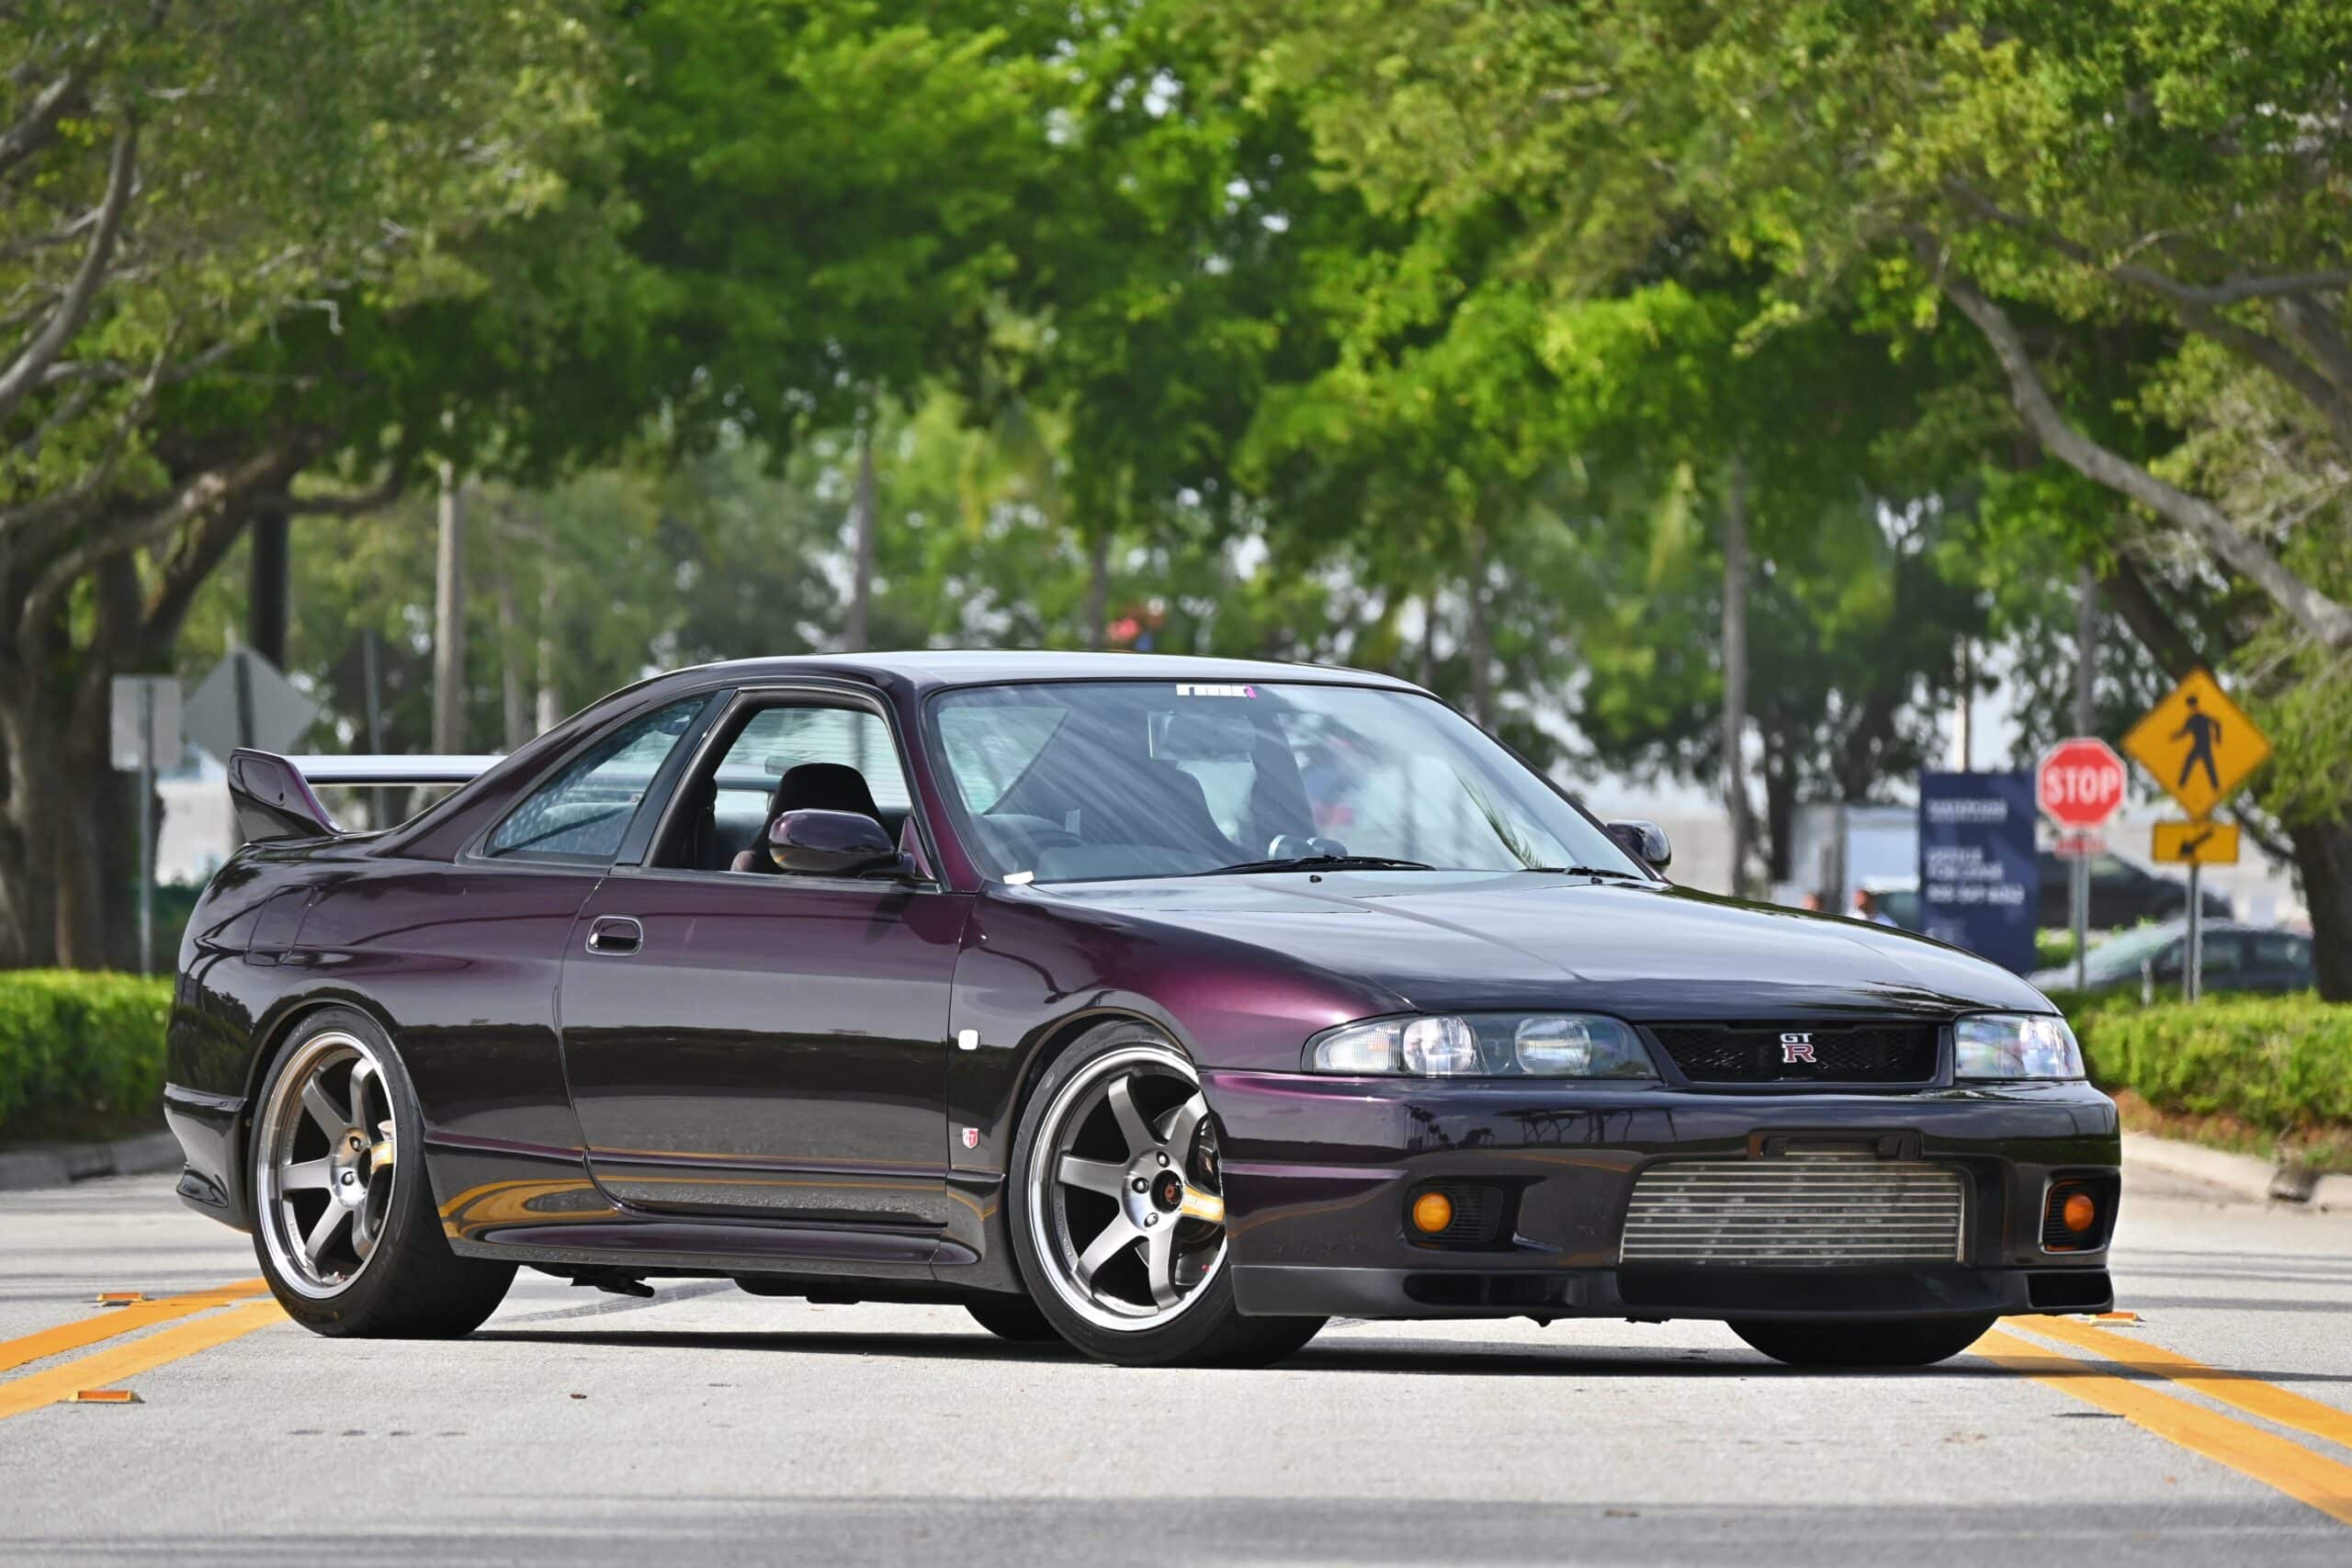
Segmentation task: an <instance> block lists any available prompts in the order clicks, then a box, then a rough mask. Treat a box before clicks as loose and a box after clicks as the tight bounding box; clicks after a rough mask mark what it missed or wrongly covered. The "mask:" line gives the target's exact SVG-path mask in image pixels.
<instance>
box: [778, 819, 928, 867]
mask: <svg viewBox="0 0 2352 1568" xmlns="http://www.w3.org/2000/svg"><path fill="white" fill-rule="evenodd" d="M767 847H768V853H769V854H770V855H771V856H773V857H774V858H775V863H776V865H777V866H778V867H779V868H780V869H782V870H785V871H787V872H792V873H795V874H798V875H802V876H855V875H857V874H860V873H861V872H868V871H880V870H883V869H885V868H886V867H887V868H890V869H893V870H895V869H896V868H897V867H898V866H899V863H900V862H899V846H898V845H896V844H894V843H892V842H891V841H890V835H889V834H888V833H887V832H884V831H883V829H882V824H881V823H879V822H876V820H875V819H874V818H871V817H868V816H866V815H865V813H864V812H860V811H787V812H785V813H784V814H783V815H782V816H780V817H778V818H776V819H775V821H774V822H772V823H770V824H769V825H768V831H767Z"/></svg>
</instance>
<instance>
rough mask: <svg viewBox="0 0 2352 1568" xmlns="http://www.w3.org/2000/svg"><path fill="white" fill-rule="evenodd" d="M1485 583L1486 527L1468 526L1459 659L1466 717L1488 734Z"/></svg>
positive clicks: (1490, 651) (1490, 636)
mask: <svg viewBox="0 0 2352 1568" xmlns="http://www.w3.org/2000/svg"><path fill="white" fill-rule="evenodd" d="M1489 589H1490V584H1488V582H1487V525H1486V524H1485V523H1484V522H1483V521H1481V520H1475V519H1474V520H1473V521H1472V523H1471V525H1470V582H1469V591H1468V592H1466V593H1465V594H1464V596H1463V598H1464V604H1463V606H1462V656H1463V657H1464V659H1467V660H1469V661H1470V716H1471V717H1473V718H1475V719H1476V720H1477V721H1478V728H1481V729H1483V730H1486V731H1487V732H1488V733H1489V734H1491V733H1493V731H1494V728H1495V628H1494V623H1493V620H1492V612H1493V605H1492V604H1489V603H1488V601H1489V599H1490V597H1491V593H1490V592H1489Z"/></svg>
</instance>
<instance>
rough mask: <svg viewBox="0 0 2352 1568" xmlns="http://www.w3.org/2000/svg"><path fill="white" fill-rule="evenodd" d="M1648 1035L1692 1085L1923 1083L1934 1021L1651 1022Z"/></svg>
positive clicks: (1932, 1057) (1937, 1033)
mask: <svg viewBox="0 0 2352 1568" xmlns="http://www.w3.org/2000/svg"><path fill="white" fill-rule="evenodd" d="M1650 1032H1651V1033H1652V1034H1655V1035H1656V1036H1657V1043H1658V1044H1660V1045H1661V1046H1663V1047H1664V1048H1665V1050H1666V1054H1667V1055H1668V1056H1670V1057H1672V1058H1673V1060H1674V1065H1675V1066H1678V1067H1679V1068H1681V1069H1682V1076H1683V1077H1687V1078H1689V1079H1690V1080H1691V1082H1693V1083H1729V1084H1788V1083H1925V1082H1927V1081H1928V1080H1929V1079H1930V1078H1933V1077H1935V1076H1936V1056H1937V1054H1938V1052H1939V1049H1940V1048H1941V1045H1942V1043H1943V1027H1942V1025H1940V1024H1935V1023H1839V1024H1801V1023H1658V1024H1652V1025H1651V1026H1650Z"/></svg>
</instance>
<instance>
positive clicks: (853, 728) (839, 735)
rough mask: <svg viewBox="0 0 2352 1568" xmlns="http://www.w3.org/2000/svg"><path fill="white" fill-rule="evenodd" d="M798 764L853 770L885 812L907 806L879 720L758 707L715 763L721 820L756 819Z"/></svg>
mask: <svg viewBox="0 0 2352 1568" xmlns="http://www.w3.org/2000/svg"><path fill="white" fill-rule="evenodd" d="M803 762H838V763H840V764H841V765H842V766H843V767H847V768H854V769H855V770H856V771H857V772H858V773H860V774H861V775H863V776H864V778H865V787H866V788H867V789H868V790H870V791H872V792H873V795H874V804H875V805H876V807H880V808H881V809H882V810H884V811H886V812H890V813H894V814H900V813H904V812H905V811H906V810H907V808H908V807H909V805H910V801H909V798H908V795H907V780H906V775H905V774H903V773H900V772H899V749H898V747H896V746H895V745H893V744H891V741H890V727H889V725H888V724H887V723H885V722H884V721H883V718H882V716H881V715H879V714H875V713H868V712H866V711H865V709H863V708H813V707H776V708H763V709H761V710H760V711H759V712H758V713H755V714H753V715H752V717H751V721H750V722H749V723H747V724H745V725H744V726H743V732H742V733H741V735H738V736H737V737H736V738H735V743H734V744H733V745H732V746H729V748H727V755H726V756H725V757H724V758H722V759H720V761H719V764H718V806H719V811H720V813H721V815H726V814H728V813H729V810H730V808H745V807H748V808H749V810H750V811H751V812H752V814H753V815H755V816H757V815H762V814H763V813H764V812H765V810H766V808H767V804H768V800H769V797H770V796H772V795H775V787H776V785H777V784H778V783H780V782H781V781H782V780H783V778H784V775H785V774H786V773H790V772H791V771H792V770H793V769H795V768H797V767H798V766H799V765H800V764H801V763H803Z"/></svg>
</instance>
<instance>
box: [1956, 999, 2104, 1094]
mask: <svg viewBox="0 0 2352 1568" xmlns="http://www.w3.org/2000/svg"><path fill="white" fill-rule="evenodd" d="M1952 1037H1953V1039H1954V1041H1955V1042H1956V1043H1957V1044H1958V1046H1959V1050H1958V1052H1957V1053H1956V1055H1955V1061H1954V1065H1953V1076H1954V1077H1962V1078H2079V1077H2083V1048H2082V1047H2081V1046H2080V1045H2077V1044H2076V1043H2075V1032H2074V1031H2073V1030H2071V1029H2069V1028H2067V1027H2066V1021H2065V1020H2064V1019H2063V1018H2056V1017H2053V1016H2052V1015H2050V1014H2048V1013H2008V1012H1995V1013H1982V1014H1979V1015H1978V1016H1976V1017H1974V1018H1963V1019H1962V1020H1961V1021H1960V1022H1959V1023H1957V1024H1955V1025H1954V1026H1953V1029H1952Z"/></svg>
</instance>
